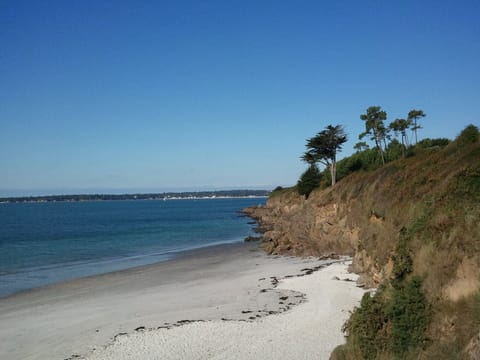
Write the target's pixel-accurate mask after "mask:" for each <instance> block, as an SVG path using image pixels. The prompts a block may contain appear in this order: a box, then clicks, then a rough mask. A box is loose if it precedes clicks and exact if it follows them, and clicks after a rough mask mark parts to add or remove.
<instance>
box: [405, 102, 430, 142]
mask: <svg viewBox="0 0 480 360" xmlns="http://www.w3.org/2000/svg"><path fill="white" fill-rule="evenodd" d="M425 116H427V114H425V113H424V112H423V110H415V109H413V110H410V111H409V112H408V121H410V123H411V129H412V131H413V133H414V134H415V144H417V142H418V139H417V130H418V129H421V128H422V127H421V126H420V125H419V124H418V122H417V120H418V119H421V118H423V117H425Z"/></svg>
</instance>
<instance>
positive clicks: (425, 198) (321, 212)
mask: <svg viewBox="0 0 480 360" xmlns="http://www.w3.org/2000/svg"><path fill="white" fill-rule="evenodd" d="M247 213H248V214H249V215H250V216H251V217H253V218H255V219H256V220H257V221H258V223H259V229H260V230H261V231H263V232H264V234H263V240H262V247H263V248H264V249H265V251H266V252H268V253H270V254H291V255H297V256H308V255H314V256H321V255H328V254H331V253H336V254H349V255H352V256H353V265H352V270H353V271H355V272H357V273H360V274H361V275H362V276H361V282H362V284H361V285H363V286H369V287H370V286H373V287H377V286H379V285H382V286H383V287H384V288H386V289H387V290H385V291H384V296H383V298H382V299H383V300H381V301H380V300H379V301H380V303H381V304H382V306H383V307H384V308H385V309H387V310H388V308H389V306H390V307H391V306H392V303H391V302H392V301H394V300H395V296H396V295H395V294H396V292H395V291H396V289H397V288H401V287H402V286H404V287H406V286H407V285H408V284H411V281H413V280H411V279H413V278H415V279H417V278H418V279H420V280H418V283H421V287H420V290H421V294H422V296H424V297H425V299H426V303H427V304H428V309H429V310H428V322H426V324H428V326H427V325H425V329H424V333H425V334H424V335H423V334H422V336H421V337H420V338H421V339H422V340H421V341H420V340H418V341H417V342H412V341H413V340H411V343H410V344H408V342H407V345H405V348H402V349H401V351H400V350H398V347H397V348H395V347H394V346H393V345H391V344H392V343H391V342H390V343H389V342H388V341H390V340H388V341H387V342H386V344H387V345H385V348H381V349H377V350H375V352H374V355H375V356H367V355H365V354H368V353H362V352H361V351H360V350H359V347H358V346H356V345H354V344H351V342H352V341H350V345H348V343H347V345H348V346H347V348H348V349H342V351H339V352H338V353H337V358H360V357H362V356H361V355H363V357H367V358H377V357H379V358H389V355H388V354H390V355H391V354H397V356H398V354H400V357H402V358H404V357H405V358H407V357H408V356H406V354H407V352H406V351H407V350H408V351H409V352H408V354H411V356H412V358H417V357H424V358H432V357H434V356H437V358H445V357H444V356H445V354H446V353H448V351H447V350H449V351H450V350H451V351H452V353H455V354H457V353H458V354H463V355H462V356H465V357H467V358H468V357H469V358H476V357H475V356H474V354H477V355H478V354H480V346H479V343H480V340H479V339H480V336H479V330H480V310H479V309H480V291H479V290H480V143H479V142H478V141H476V142H475V143H471V144H462V143H461V142H460V141H456V142H453V143H451V144H450V145H449V146H447V147H446V148H444V149H430V150H428V151H424V152H423V153H421V154H419V155H416V156H414V157H411V158H406V159H402V160H398V161H395V162H392V163H389V164H387V165H385V166H383V167H382V168H380V169H378V170H376V171H371V172H357V173H353V174H351V175H350V176H348V177H346V178H344V179H342V180H341V181H340V182H339V183H337V185H336V186H335V187H334V188H328V189H325V190H317V191H314V192H312V193H311V194H310V196H309V197H308V199H305V197H304V196H300V195H298V194H297V193H296V191H295V189H286V190H280V191H276V192H274V193H273V194H272V196H271V197H270V198H269V200H268V202H267V204H266V206H265V207H258V208H250V209H248V210H247ZM399 269H400V270H399ZM394 281H397V283H395V282H394ZM392 283H393V286H392ZM395 284H397V285H398V284H400V285H398V286H396V285H395ZM392 299H393V300H392ZM382 301H383V302H382ZM395 301H396V300H395ZM362 304H363V302H362ZM362 306H363V305H362ZM382 309H383V308H382ZM387 310H385V314H386V315H385V319H384V320H382V321H385V324H386V325H382V326H383V328H384V329H383V330H382V331H384V335H385V336H386V337H387V338H388V337H389V336H390V337H395V336H396V335H395V334H396V333H395V331H396V330H395V329H396V328H395V319H393V320H392V318H391V317H390V318H389V317H388V316H390V315H388V314H389V313H388V311H387ZM425 311H426V310H425ZM392 324H393V325H392ZM382 326H381V327H382ZM348 329H349V328H348V326H347V332H348ZM352 329H354V327H351V328H350V334H349V337H348V338H349V340H352V339H353V337H354V336H356V335H355V330H352ZM392 329H393V330H392ZM397 330H398V329H397ZM378 331H380V330H378ZM422 331H423V330H422ZM357 335H358V334H357ZM378 335H379V333H376V336H378ZM358 336H360V335H358ZM358 336H357V337H358ZM420 338H419V339H420ZM357 340H358V339H357ZM357 343H358V341H357ZM389 344H390V345H389ZM357 345H358V344H357ZM392 346H393V347H392ZM392 349H393V350H392ZM395 349H396V350H395ZM441 349H443V350H441ZM446 349H447V350H446ZM347 350H348V351H347ZM398 351H400V352H398ZM445 351H447V352H445ZM340 353H341V354H343V355H342V356H338V354H340ZM412 354H413V355H412ZM435 354H437V355H435ZM404 355H405V356H404ZM438 356H439V357H438ZM459 356H460V355H459ZM462 356H460V357H459V358H462Z"/></svg>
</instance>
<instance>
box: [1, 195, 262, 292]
mask: <svg viewBox="0 0 480 360" xmlns="http://www.w3.org/2000/svg"><path fill="white" fill-rule="evenodd" d="M264 203H265V199H262V198H248V199H201V200H168V201H98V202H55V203H53V202H52V203H25V204H0V296H5V295H9V294H13V293H15V292H18V291H21V290H26V289H31V288H34V287H38V286H42V285H46V284H51V283H55V282H59V281H64V280H68V279H75V278H79V277H83V276H88V275H94V274H101V273H106V272H111V271H115V270H121V269H127V268H130V267H134V266H139V265H146V264H151V263H154V262H158V261H162V260H166V259H169V258H172V257H173V256H175V253H176V252H178V251H181V250H189V249H195V248H199V247H203V246H208V245H213V244H222V243H232V242H240V241H243V239H244V238H245V237H246V236H248V235H251V233H252V229H251V225H249V224H248V222H249V221H250V220H249V219H248V218H245V217H239V216H238V213H237V212H238V211H239V210H241V209H243V208H245V207H247V206H251V205H256V204H264Z"/></svg>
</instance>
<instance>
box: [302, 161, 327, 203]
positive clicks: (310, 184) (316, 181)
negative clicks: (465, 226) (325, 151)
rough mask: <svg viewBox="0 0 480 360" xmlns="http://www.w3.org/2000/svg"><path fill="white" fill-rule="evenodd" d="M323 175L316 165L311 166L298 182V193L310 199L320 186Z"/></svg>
mask: <svg viewBox="0 0 480 360" xmlns="http://www.w3.org/2000/svg"><path fill="white" fill-rule="evenodd" d="M321 180H322V174H321V173H320V171H319V170H318V167H317V166H316V165H311V166H310V167H309V168H308V169H307V170H306V171H305V172H304V173H303V174H302V176H300V179H299V180H298V182H297V191H298V193H299V194H300V195H305V198H307V199H308V196H309V195H310V193H311V192H312V191H313V190H314V189H316V188H317V187H318V186H319V185H320V181H321Z"/></svg>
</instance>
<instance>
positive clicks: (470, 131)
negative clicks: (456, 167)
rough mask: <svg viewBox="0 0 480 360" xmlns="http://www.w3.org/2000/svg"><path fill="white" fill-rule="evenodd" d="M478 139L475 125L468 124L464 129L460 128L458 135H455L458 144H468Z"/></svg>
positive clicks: (479, 134)
mask: <svg viewBox="0 0 480 360" xmlns="http://www.w3.org/2000/svg"><path fill="white" fill-rule="evenodd" d="M479 139H480V133H479V131H478V127H476V126H475V125H472V124H470V125H468V126H467V127H466V128H465V129H463V130H462V132H461V133H460V135H458V136H457V138H456V139H455V141H456V142H457V144H458V145H468V144H473V143H476V142H477V141H478V140H479Z"/></svg>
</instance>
